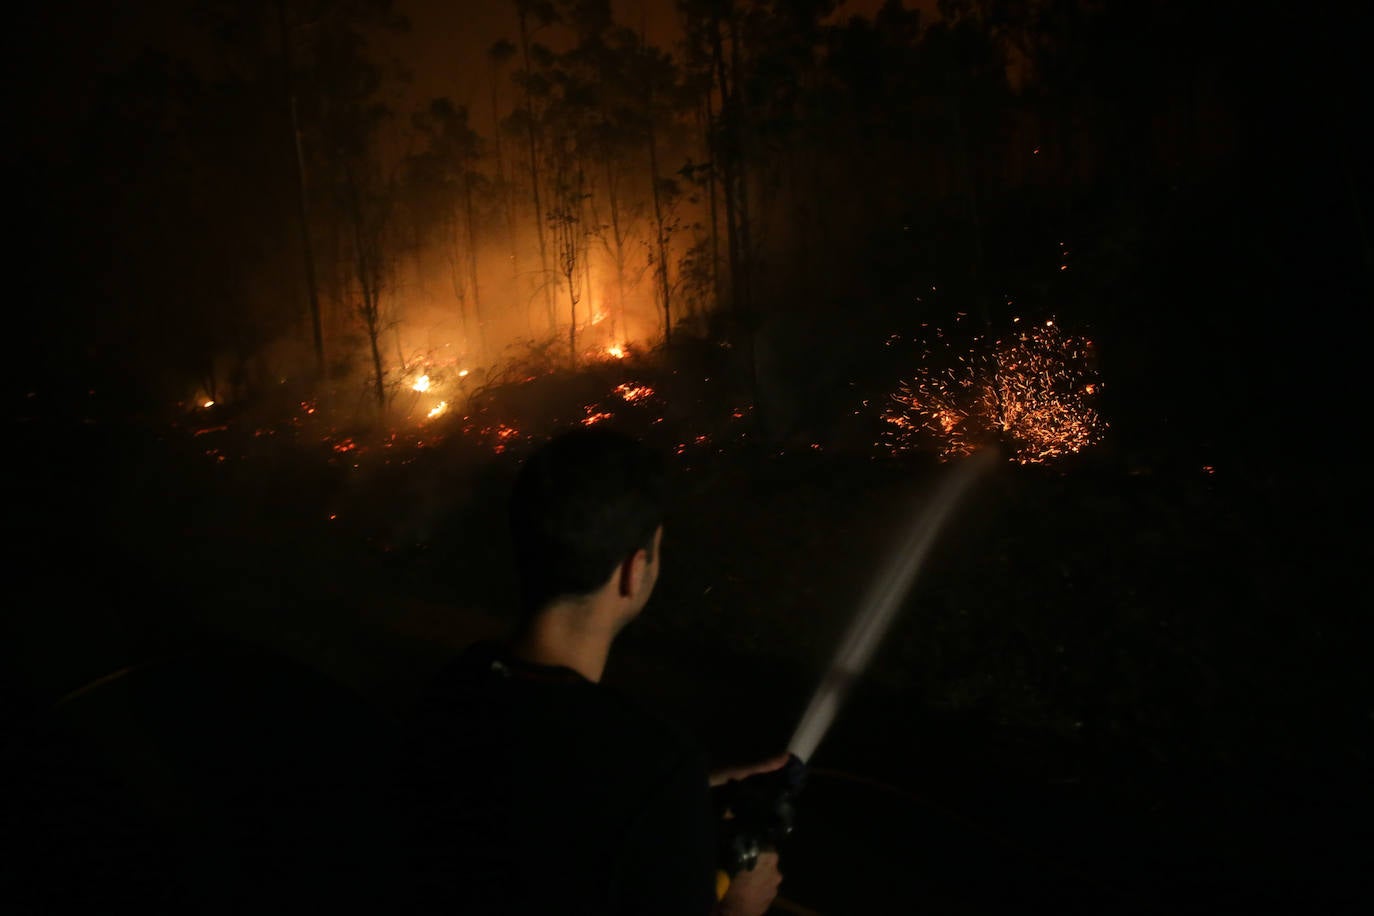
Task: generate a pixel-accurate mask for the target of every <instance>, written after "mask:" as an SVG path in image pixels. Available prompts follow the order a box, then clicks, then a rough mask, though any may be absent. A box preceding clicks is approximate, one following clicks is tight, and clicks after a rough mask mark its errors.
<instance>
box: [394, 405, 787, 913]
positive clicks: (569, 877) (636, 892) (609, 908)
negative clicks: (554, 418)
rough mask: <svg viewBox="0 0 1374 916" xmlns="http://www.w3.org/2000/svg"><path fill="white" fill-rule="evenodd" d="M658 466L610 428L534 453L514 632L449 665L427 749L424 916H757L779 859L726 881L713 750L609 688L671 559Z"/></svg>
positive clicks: (516, 493)
mask: <svg viewBox="0 0 1374 916" xmlns="http://www.w3.org/2000/svg"><path fill="white" fill-rule="evenodd" d="M665 501H666V487H665V473H664V469H663V467H662V463H661V459H660V458H659V456H658V455H657V454H656V453H654V452H653V451H652V450H650V449H648V448H646V447H645V446H643V445H641V444H640V443H639V442H637V441H635V440H633V439H631V438H629V437H626V436H623V435H620V434H617V433H614V432H611V431H609V430H605V429H600V428H596V429H585V430H577V431H575V432H571V433H566V434H564V435H562V436H559V437H558V438H556V439H554V440H552V441H551V442H549V443H547V444H546V445H544V446H543V447H542V448H540V449H539V450H538V451H536V453H535V454H533V455H532V456H530V458H529V459H528V460H527V461H526V463H525V464H524V466H523V467H522V468H521V470H520V472H519V475H518V477H517V480H516V483H515V486H514V488H513V492H512V494H511V501H510V522H511V533H512V538H513V546H514V551H515V560H516V568H517V572H518V574H519V579H520V589H521V593H520V598H521V615H520V619H519V623H518V625H517V627H516V629H515V632H514V635H513V637H512V638H511V639H510V640H509V641H506V642H503V643H482V644H478V645H476V646H474V647H472V648H471V649H469V650H468V651H467V652H466V653H465V654H464V655H463V656H462V657H461V658H459V659H458V660H457V661H455V662H454V663H452V664H451V665H449V666H448V667H447V668H445V669H444V671H443V672H442V674H441V675H440V677H439V678H438V680H437V682H436V684H435V687H434V690H433V691H432V692H431V694H430V697H429V699H428V701H427V702H426V703H425V704H424V707H423V710H422V713H421V715H420V717H419V721H418V723H417V724H418V728H417V730H416V741H415V744H414V746H413V749H412V755H413V760H414V763H415V766H416V768H417V771H418V774H419V775H418V776H416V778H415V780H414V787H415V790H416V794H415V796H414V805H413V808H414V810H415V811H416V812H417V817H416V818H415V825H414V826H415V830H414V832H413V834H412V837H411V846H410V852H411V856H412V861H413V862H414V864H415V866H416V867H417V871H418V875H419V879H418V887H417V888H416V889H417V891H418V893H419V895H420V898H421V907H420V908H421V909H422V910H424V911H440V910H442V911H446V912H452V913H472V914H478V913H481V914H486V913H512V914H513V913H520V914H525V913H531V914H532V913H551V914H552V913H556V914H581V913H586V914H593V913H594V914H598V916H613V914H640V913H644V914H648V913H653V914H656V916H677V914H681V916H709V914H713V913H714V914H719V916H761V914H762V913H764V912H765V911H766V910H767V909H768V908H769V906H770V905H771V904H772V901H773V899H774V898H775V896H776V894H777V889H778V885H779V883H780V881H781V876H780V874H779V872H778V868H777V857H776V854H773V853H768V854H765V855H764V856H762V857H760V860H759V862H758V864H757V865H756V866H755V867H754V868H753V869H751V870H749V871H746V872H741V873H739V874H737V875H736V876H734V878H733V880H732V881H731V882H730V883H729V885H728V888H726V889H725V890H724V892H723V896H720V897H719V899H717V897H718V891H717V883H716V880H717V879H716V841H717V830H718V826H719V824H718V821H717V815H716V812H715V810H714V807H713V804H712V799H711V793H710V785H711V784H712V780H713V779H714V780H715V781H717V782H719V781H723V780H724V779H726V778H739V777H742V776H745V775H748V773H750V772H759V771H763V770H767V769H771V768H774V767H777V766H780V765H781V764H782V763H783V762H784V761H785V760H786V756H785V755H784V756H783V757H781V758H778V759H776V760H773V761H768V762H766V763H764V764H761V765H760V766H758V767H754V768H746V769H745V770H737V771H732V772H728V773H722V774H719V775H718V776H716V777H711V776H710V775H709V774H708V772H707V768H706V765H705V761H704V758H703V755H702V754H701V752H700V751H699V750H698V749H697V748H696V746H695V745H694V743H693V742H692V741H691V740H690V739H689V738H687V737H686V736H685V735H684V734H682V733H680V732H679V731H678V730H677V729H675V728H674V727H672V726H670V725H668V724H667V723H665V722H663V721H661V720H660V719H658V718H657V717H656V716H654V715H652V714H651V713H649V712H648V711H646V710H644V709H642V708H641V707H640V706H638V705H637V704H636V703H635V702H634V701H633V700H632V699H631V698H629V697H627V696H625V695H624V694H622V693H620V692H618V691H616V690H614V689H612V688H610V687H608V686H607V685H605V684H602V683H601V677H602V673H603V672H604V670H605V667H606V662H607V658H608V656H609V653H610V650H611V646H612V643H613V642H614V641H615V638H616V636H617V635H618V634H619V633H620V632H621V631H622V630H623V629H624V627H625V626H626V625H627V624H629V623H630V622H631V621H632V620H634V619H635V617H636V616H638V614H639V613H640V611H641V610H642V609H643V608H644V605H645V603H646V602H647V601H648V599H649V596H650V594H651V593H652V592H653V589H654V585H655V583H656V582H657V579H658V574H659V569H660V567H661V563H662V545H663V516H664V510H665Z"/></svg>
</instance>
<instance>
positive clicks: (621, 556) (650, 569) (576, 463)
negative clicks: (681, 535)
mask: <svg viewBox="0 0 1374 916" xmlns="http://www.w3.org/2000/svg"><path fill="white" fill-rule="evenodd" d="M665 502H666V483H665V472H664V467H663V461H662V458H661V456H660V455H659V454H658V453H657V452H655V451H653V450H652V449H650V448H649V447H647V446H645V445H643V444H641V443H640V442H638V441H636V440H634V439H632V438H630V437H628V436H625V435H623V434H620V433H616V432H614V431H611V430H608V429H603V428H592V429H578V430H574V431H572V432H568V433H563V434H562V435H559V436H557V437H556V438H554V439H552V440H551V441H549V442H547V443H545V444H544V445H543V446H541V447H540V448H539V449H538V450H536V451H535V452H534V454H532V455H531V456H530V457H529V458H528V459H527V460H526V462H525V464H524V466H523V467H522V468H521V469H520V472H519V474H518V476H517V477H516V481H515V486H514V488H513V491H512V494H511V502H510V522H511V534H512V537H513V541H514V544H513V546H514V548H515V563H516V569H517V571H518V573H519V576H520V589H521V609H522V613H523V615H524V616H525V618H527V619H528V618H529V617H531V616H532V615H534V614H537V613H538V612H539V611H541V610H543V609H544V608H546V607H548V606H549V605H550V604H552V603H553V602H555V601H559V600H563V599H579V598H587V597H590V596H592V595H595V594H597V593H599V592H602V591H603V590H607V589H609V592H608V593H607V594H608V596H609V597H612V598H613V599H614V600H615V602H616V604H617V605H618V607H620V608H621V609H623V611H624V616H625V619H626V620H628V619H629V618H630V617H633V616H634V614H636V613H638V612H639V610H640V608H642V607H643V606H644V603H645V602H646V601H647V600H648V598H649V593H650V592H651V591H652V590H653V587H654V584H655V582H656V581H657V578H658V566H659V563H658V559H659V558H658V552H659V540H660V539H661V536H662V526H663V516H664V511H665Z"/></svg>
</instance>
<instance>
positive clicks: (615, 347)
mask: <svg viewBox="0 0 1374 916" xmlns="http://www.w3.org/2000/svg"><path fill="white" fill-rule="evenodd" d="M606 353H607V354H609V355H610V356H611V357H613V358H614V359H624V358H625V347H624V346H622V345H620V344H611V345H610V346H609V347H607V348H606Z"/></svg>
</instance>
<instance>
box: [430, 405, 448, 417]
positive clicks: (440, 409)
mask: <svg viewBox="0 0 1374 916" xmlns="http://www.w3.org/2000/svg"><path fill="white" fill-rule="evenodd" d="M445 410H448V401H440V402H439V403H438V404H435V405H434V407H433V408H432V409H431V410H430V412H429V413H428V414H427V415H426V419H430V420H433V419H434V418H435V417H437V416H439V415H440V414H441V413H443V412H444V411H445Z"/></svg>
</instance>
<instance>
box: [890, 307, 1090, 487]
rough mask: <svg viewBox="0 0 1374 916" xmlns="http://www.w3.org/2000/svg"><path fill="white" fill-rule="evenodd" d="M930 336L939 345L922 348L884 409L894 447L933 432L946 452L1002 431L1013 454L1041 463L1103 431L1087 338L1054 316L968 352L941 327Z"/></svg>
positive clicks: (970, 447)
mask: <svg viewBox="0 0 1374 916" xmlns="http://www.w3.org/2000/svg"><path fill="white" fill-rule="evenodd" d="M1013 323H1016V320H1015V319H1014V320H1013ZM935 335H936V338H937V339H938V340H940V341H941V345H940V346H939V347H935V348H927V349H925V351H924V352H923V353H922V362H923V365H922V366H920V368H919V369H918V370H917V372H916V374H915V375H914V377H913V378H912V379H911V380H909V381H903V382H902V383H901V384H900V387H899V389H898V391H897V392H896V393H895V394H893V395H892V396H891V399H892V402H893V403H892V405H891V406H890V407H889V408H888V409H887V411H886V412H885V414H884V416H883V419H884V420H885V421H887V423H888V424H889V429H888V430H887V439H888V443H889V446H890V447H891V448H892V450H893V451H894V452H902V451H909V450H913V449H916V448H919V447H921V446H922V445H923V444H924V443H923V440H924V439H933V440H934V443H935V445H936V448H937V449H938V452H939V454H940V456H941V457H942V458H950V457H955V456H961V455H968V454H971V453H972V452H974V451H975V450H977V449H978V448H979V447H981V446H982V445H984V444H986V442H987V441H988V440H990V439H993V438H1000V439H1002V440H1003V441H1004V442H1006V444H1007V445H1008V446H1009V448H1010V449H1011V451H1012V460H1014V461H1016V462H1018V463H1020V464H1043V463H1045V462H1048V461H1052V460H1054V459H1056V458H1062V457H1064V456H1067V455H1071V454H1075V453H1077V452H1080V451H1082V450H1083V449H1084V448H1087V447H1088V446H1090V445H1092V444H1094V443H1096V442H1097V441H1098V440H1099V439H1100V438H1101V436H1102V434H1103V432H1104V431H1105V429H1106V423H1105V422H1104V421H1103V420H1102V418H1101V416H1100V415H1099V414H1098V412H1097V410H1096V409H1095V408H1094V407H1093V406H1092V404H1091V403H1089V398H1090V397H1091V396H1093V395H1095V394H1097V392H1098V391H1099V390H1100V389H1101V387H1102V383H1101V381H1100V380H1098V379H1097V378H1096V372H1095V370H1094V368H1093V365H1092V355H1093V354H1092V342H1091V341H1089V340H1086V339H1080V338H1076V337H1074V336H1072V335H1070V334H1067V333H1065V332H1064V331H1063V330H1062V329H1061V328H1060V327H1059V326H1058V325H1056V324H1055V322H1054V320H1053V319H1051V320H1048V321H1045V322H1043V323H1041V324H1040V325H1037V326H1032V327H1030V328H1028V329H1025V330H1018V331H1016V332H1015V334H1014V336H1012V337H1011V338H1009V339H1006V340H994V341H992V342H991V343H990V344H989V343H986V342H984V341H982V340H980V339H978V338H975V339H974V341H973V345H972V346H970V348H969V349H968V350H967V352H959V351H958V350H956V349H955V345H954V344H953V343H952V342H951V341H950V340H949V338H947V337H946V335H945V334H944V332H942V331H939V330H938V329H936V330H935ZM951 357H952V358H953V364H950V358H951ZM942 364H943V365H942Z"/></svg>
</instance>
